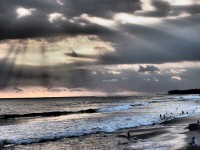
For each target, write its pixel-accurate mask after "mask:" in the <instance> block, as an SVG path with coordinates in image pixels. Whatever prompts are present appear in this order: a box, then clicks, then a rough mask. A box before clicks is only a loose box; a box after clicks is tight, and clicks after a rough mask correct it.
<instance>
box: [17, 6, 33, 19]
mask: <svg viewBox="0 0 200 150" xmlns="http://www.w3.org/2000/svg"><path fill="white" fill-rule="evenodd" d="M34 11H36V9H34V8H30V9H26V8H23V7H19V8H17V9H16V13H17V18H21V17H25V16H30V15H32V12H34Z"/></svg>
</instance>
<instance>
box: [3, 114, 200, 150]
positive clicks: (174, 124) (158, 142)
mask: <svg viewBox="0 0 200 150" xmlns="http://www.w3.org/2000/svg"><path fill="white" fill-rule="evenodd" d="M199 117H200V116H195V117H188V118H179V119H175V120H172V121H167V122H165V123H163V124H160V125H154V126H142V127H138V128H128V129H122V130H119V131H116V132H114V133H109V134H108V133H96V134H91V135H85V136H80V137H73V138H63V139H59V140H55V141H49V142H42V143H39V144H38V143H35V144H28V145H12V146H11V145H10V146H6V148H5V149H6V150H9V149H16V150H21V149H23V150H31V149H35V150H39V149H43V150H49V149H52V150H57V149H68V150H79V149H83V150H88V149H93V150H94V149H99V150H110V149H114V150H120V149H124V150H136V149H141V150H143V149H152V150H153V149H162V150H164V149H166V150H168V149H169V150H184V149H186V148H187V146H188V143H190V142H191V139H192V137H193V136H195V137H196V138H197V140H198V141H200V133H199V131H189V130H188V129H187V126H188V124H189V123H195V122H196V121H197V120H198V119H199ZM127 132H129V133H130V138H128V137H127Z"/></svg>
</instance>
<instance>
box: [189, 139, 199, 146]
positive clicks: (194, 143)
mask: <svg viewBox="0 0 200 150" xmlns="http://www.w3.org/2000/svg"><path fill="white" fill-rule="evenodd" d="M190 145H191V146H193V147H196V146H198V142H197V139H196V138H195V137H192V142H191V143H190Z"/></svg>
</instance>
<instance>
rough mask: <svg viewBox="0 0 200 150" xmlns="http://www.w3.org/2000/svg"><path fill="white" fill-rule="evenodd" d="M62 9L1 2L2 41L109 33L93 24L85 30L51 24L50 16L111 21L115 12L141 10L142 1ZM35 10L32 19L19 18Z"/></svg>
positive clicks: (86, 1) (74, 3)
mask: <svg viewBox="0 0 200 150" xmlns="http://www.w3.org/2000/svg"><path fill="white" fill-rule="evenodd" d="M63 4H64V5H59V3H58V2H57V1H56V0H44V1H40V0H29V1H24V0H18V1H13V0H2V1H1V2H0V22H1V24H0V35H1V36H0V39H9V38H27V37H46V36H52V35H63V34H64V35H66V34H72V35H73V34H99V33H101V32H104V33H106V32H108V30H107V29H106V28H103V27H100V26H98V25H94V24H90V23H89V22H88V21H85V20H82V21H81V20H80V19H79V20H78V21H81V22H84V23H86V24H87V25H86V26H85V27H83V26H81V25H79V24H77V22H76V21H75V23H71V22H69V21H62V20H60V21H59V20H57V21H56V22H55V23H50V21H49V20H48V18H47V16H48V15H49V14H51V13H55V12H57V13H61V14H63V15H64V16H65V17H66V18H67V19H73V17H79V16H80V15H82V14H88V15H91V16H98V17H103V18H105V17H109V18H110V17H112V15H113V13H116V12H127V13H133V12H134V11H135V10H139V9H140V8H141V5H140V1H139V0H115V1H113V0H95V1H94V0H81V1H80V0H63ZM19 7H24V8H26V9H31V8H34V9H35V11H34V12H33V13H32V15H29V16H25V17H21V18H17V14H16V9H17V8H19Z"/></svg>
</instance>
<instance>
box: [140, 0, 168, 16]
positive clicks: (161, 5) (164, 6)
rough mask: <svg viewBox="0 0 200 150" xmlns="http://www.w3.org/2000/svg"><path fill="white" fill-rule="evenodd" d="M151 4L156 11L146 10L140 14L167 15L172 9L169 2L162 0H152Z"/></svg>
mask: <svg viewBox="0 0 200 150" xmlns="http://www.w3.org/2000/svg"><path fill="white" fill-rule="evenodd" d="M151 4H152V6H153V7H154V8H155V10H154V11H146V12H142V13H139V14H140V15H144V16H150V17H166V16H168V15H169V12H170V11H171V6H170V3H169V2H166V1H161V0H152V2H151Z"/></svg>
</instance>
